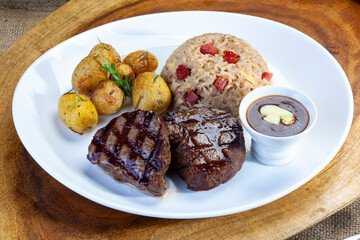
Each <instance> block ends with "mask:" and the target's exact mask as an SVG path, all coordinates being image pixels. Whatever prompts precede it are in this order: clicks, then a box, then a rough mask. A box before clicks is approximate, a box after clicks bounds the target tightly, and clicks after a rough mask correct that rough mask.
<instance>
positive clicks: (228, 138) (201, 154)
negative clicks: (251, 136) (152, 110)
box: [165, 108, 245, 191]
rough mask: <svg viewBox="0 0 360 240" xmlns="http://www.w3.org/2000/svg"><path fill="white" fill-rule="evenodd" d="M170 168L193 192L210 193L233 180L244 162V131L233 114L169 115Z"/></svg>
mask: <svg viewBox="0 0 360 240" xmlns="http://www.w3.org/2000/svg"><path fill="white" fill-rule="evenodd" d="M165 122H166V124H167V128H168V130H169V138H170V143H171V146H172V160H171V165H170V168H172V169H174V170H175V172H176V173H177V174H178V175H179V176H180V177H181V178H182V179H183V180H184V181H185V182H186V184H187V187H188V188H189V189H191V190H195V191H202V190H209V189H212V188H215V187H217V186H219V185H220V184H222V183H225V182H227V181H228V180H230V179H231V178H232V177H233V176H234V175H235V174H236V173H237V172H238V171H239V170H240V168H241V166H242V164H243V163H244V160H245V144H244V137H243V132H242V127H241V125H240V123H239V121H238V120H237V119H236V118H234V117H233V116H232V115H231V114H230V113H227V112H225V111H222V110H218V109H209V108H192V109H188V110H184V111H179V112H168V113H167V114H166V115H165Z"/></svg>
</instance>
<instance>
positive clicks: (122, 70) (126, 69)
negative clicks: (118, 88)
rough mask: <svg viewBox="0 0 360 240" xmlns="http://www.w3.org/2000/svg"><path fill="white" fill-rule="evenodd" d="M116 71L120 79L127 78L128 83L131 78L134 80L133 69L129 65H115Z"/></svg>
mask: <svg viewBox="0 0 360 240" xmlns="http://www.w3.org/2000/svg"><path fill="white" fill-rule="evenodd" d="M115 68H116V70H117V71H118V73H119V76H120V78H122V79H124V76H125V75H126V76H127V80H128V81H129V80H130V79H131V78H132V79H135V72H134V69H132V67H131V66H130V65H129V64H125V63H117V64H116V65H115Z"/></svg>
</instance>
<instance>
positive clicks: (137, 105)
mask: <svg viewBox="0 0 360 240" xmlns="http://www.w3.org/2000/svg"><path fill="white" fill-rule="evenodd" d="M141 98H142V96H141V95H140V96H139V98H138V101H137V103H136V105H135V109H137V108H138V107H139V105H140V100H141Z"/></svg>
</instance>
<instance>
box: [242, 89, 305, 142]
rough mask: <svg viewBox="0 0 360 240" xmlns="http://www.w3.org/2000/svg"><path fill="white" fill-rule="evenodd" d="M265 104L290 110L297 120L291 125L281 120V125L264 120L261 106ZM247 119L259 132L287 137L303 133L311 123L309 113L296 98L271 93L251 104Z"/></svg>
mask: <svg viewBox="0 0 360 240" xmlns="http://www.w3.org/2000/svg"><path fill="white" fill-rule="evenodd" d="M265 105H276V106H278V107H280V108H283V109H285V110H288V111H290V112H291V113H292V114H293V115H294V117H295V121H294V122H293V123H292V124H291V125H284V124H282V123H281V122H280V124H279V125H276V124H272V123H269V122H267V121H265V120H263V118H264V116H263V115H262V114H261V113H260V108H261V107H262V106H265ZM246 119H247V121H248V123H249V125H250V126H251V127H252V128H253V129H254V130H255V131H257V132H259V133H262V134H265V135H268V136H273V137H287V136H292V135H296V134H298V133H301V132H302V131H304V130H305V129H306V127H307V126H308V124H309V113H308V111H307V110H306V108H305V107H304V106H303V105H302V104H301V103H300V102H298V101H297V100H295V99H292V98H289V97H285V96H280V95H271V96H266V97H263V98H260V99H258V100H256V101H254V102H253V103H252V104H250V106H249V108H248V110H247V113H246Z"/></svg>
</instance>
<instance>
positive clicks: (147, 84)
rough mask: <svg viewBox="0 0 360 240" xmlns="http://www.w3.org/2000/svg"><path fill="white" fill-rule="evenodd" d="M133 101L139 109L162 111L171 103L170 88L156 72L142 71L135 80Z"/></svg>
mask: <svg viewBox="0 0 360 240" xmlns="http://www.w3.org/2000/svg"><path fill="white" fill-rule="evenodd" d="M132 102H133V104H134V106H135V108H137V109H142V110H148V111H150V110H151V111H154V112H156V113H161V112H163V111H165V110H166V109H167V108H168V107H169V105H170V102H171V93H170V89H169V87H168V85H167V84H166V83H165V81H164V79H163V78H162V77H161V76H159V75H156V73H153V72H145V73H142V74H140V75H139V76H137V77H136V78H135V80H134V82H133V89H132Z"/></svg>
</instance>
